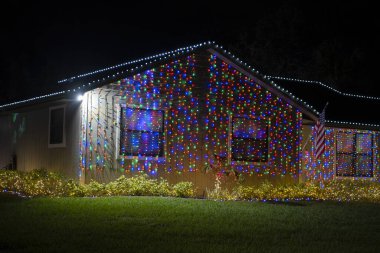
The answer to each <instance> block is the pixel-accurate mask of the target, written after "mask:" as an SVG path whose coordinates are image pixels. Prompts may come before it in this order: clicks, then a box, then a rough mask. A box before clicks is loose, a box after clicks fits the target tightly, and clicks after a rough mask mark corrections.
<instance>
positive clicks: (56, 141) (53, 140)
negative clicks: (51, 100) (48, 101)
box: [49, 106, 66, 148]
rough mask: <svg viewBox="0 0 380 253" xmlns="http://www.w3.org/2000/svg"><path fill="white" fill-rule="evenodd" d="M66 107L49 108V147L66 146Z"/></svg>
mask: <svg viewBox="0 0 380 253" xmlns="http://www.w3.org/2000/svg"><path fill="white" fill-rule="evenodd" d="M65 137H66V136H65V107H64V106H60V107H51V108H50V109H49V147H50V148H54V147H65V145H66V143H65V142H66V140H65Z"/></svg>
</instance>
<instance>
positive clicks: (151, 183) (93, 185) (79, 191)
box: [0, 170, 380, 202]
mask: <svg viewBox="0 0 380 253" xmlns="http://www.w3.org/2000/svg"><path fill="white" fill-rule="evenodd" d="M3 190H6V191H14V192H18V193H21V194H24V195H27V196H55V197H64V196H78V197H83V196H174V197H194V196H195V188H194V185H193V184H192V183H191V182H179V183H177V184H174V185H171V184H169V183H168V182H167V181H166V180H165V179H159V180H158V179H151V178H149V177H148V176H147V175H145V174H139V175H136V176H133V177H129V178H126V177H125V176H121V177H119V178H118V179H117V180H115V181H113V182H110V183H107V184H104V183H98V182H95V181H92V182H90V183H89V184H85V185H80V184H78V183H77V182H75V181H74V180H72V179H66V178H64V177H62V176H60V175H58V174H56V173H53V172H48V171H46V170H34V171H31V172H19V171H7V170H0V191H3ZM207 198H208V199H215V200H282V201H283V200H334V201H367V202H380V183H378V182H373V181H368V180H352V179H344V180H332V181H328V182H318V183H315V182H314V183H313V182H308V183H303V184H295V185H273V184H271V183H270V182H268V181H265V182H263V183H262V184H259V185H255V186H243V185H237V186H236V187H235V188H234V189H233V190H227V189H222V188H221V187H220V181H219V180H216V184H215V187H214V189H213V190H208V191H207Z"/></svg>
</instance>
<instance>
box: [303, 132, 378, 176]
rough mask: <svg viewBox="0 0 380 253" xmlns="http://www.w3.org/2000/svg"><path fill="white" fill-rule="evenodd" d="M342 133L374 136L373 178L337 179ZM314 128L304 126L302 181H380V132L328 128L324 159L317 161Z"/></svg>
mask: <svg viewBox="0 0 380 253" xmlns="http://www.w3.org/2000/svg"><path fill="white" fill-rule="evenodd" d="M340 131H345V132H353V133H370V134H372V136H373V141H372V144H373V147H372V150H373V175H374V176H373V177H372V178H370V177H368V178H367V177H364V178H363V177H337V176H336V150H337V149H336V148H337V137H336V136H337V133H338V132H340ZM315 135H316V133H315V131H314V127H312V126H310V125H304V126H303V144H302V147H305V148H304V150H303V159H302V160H303V161H302V171H301V173H300V179H301V181H307V180H332V179H337V178H353V179H360V178H362V179H366V180H376V181H379V180H380V167H379V153H380V147H379V132H378V131H371V130H359V129H347V128H332V127H328V128H326V138H325V152H324V153H323V154H322V157H321V158H320V159H319V160H317V159H316V158H315V155H314V145H313V143H314V138H315Z"/></svg>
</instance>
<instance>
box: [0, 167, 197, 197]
mask: <svg viewBox="0 0 380 253" xmlns="http://www.w3.org/2000/svg"><path fill="white" fill-rule="evenodd" d="M0 190H2V191H3V190H6V191H13V192H18V193H21V194H23V195H26V196H53V197H67V196H69V197H70V196H72V197H83V196H91V197H92V196H123V195H128V196H174V197H193V196H195V190H194V186H193V184H192V183H191V182H179V183H177V184H174V185H171V184H169V183H168V182H167V181H166V180H164V179H160V180H157V179H150V178H148V176H147V175H145V174H141V175H136V176H134V177H130V178H126V177H125V176H121V177H119V178H118V179H117V180H115V181H113V182H110V183H108V184H105V183H98V182H95V181H91V182H90V183H89V184H85V185H80V184H78V183H77V182H75V181H74V180H72V179H66V178H64V177H62V176H60V175H58V174H57V173H54V172H48V171H46V170H33V171H31V172H19V171H9V170H2V171H0Z"/></svg>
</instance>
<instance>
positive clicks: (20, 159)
mask: <svg viewBox="0 0 380 253" xmlns="http://www.w3.org/2000/svg"><path fill="white" fill-rule="evenodd" d="M61 105H64V106H65V135H66V146H65V147H60V148H49V147H48V134H49V108H50V107H54V106H61ZM79 120H80V103H78V102H77V101H75V102H74V101H72V102H63V101H62V102H55V103H48V104H42V105H35V106H29V107H26V108H23V109H20V110H17V111H14V112H13V113H11V114H8V115H2V116H0V125H1V131H0V133H1V136H0V138H1V139H0V141H1V145H0V147H1V159H0V162H1V163H0V166H2V167H3V166H4V165H5V164H6V163H9V160H10V159H11V155H12V154H15V155H16V157H17V170H20V171H30V170H33V169H41V168H44V169H47V170H50V171H55V172H59V173H61V174H63V175H66V176H68V177H71V178H74V179H78V172H79V168H78V167H79V166H78V162H79V155H78V154H79V147H78V146H79V145H78V143H79V124H80V123H79Z"/></svg>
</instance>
